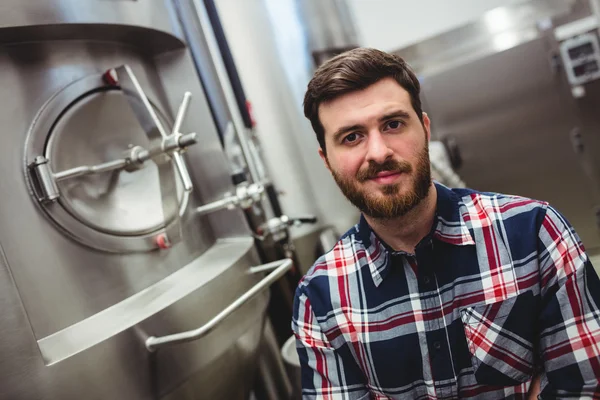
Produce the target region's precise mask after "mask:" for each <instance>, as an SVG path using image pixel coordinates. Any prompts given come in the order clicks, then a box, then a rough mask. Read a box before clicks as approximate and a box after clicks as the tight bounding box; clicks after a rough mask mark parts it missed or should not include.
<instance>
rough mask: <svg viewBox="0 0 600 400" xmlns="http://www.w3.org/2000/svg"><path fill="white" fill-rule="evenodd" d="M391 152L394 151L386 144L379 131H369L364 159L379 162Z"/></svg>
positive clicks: (390, 154)
mask: <svg viewBox="0 0 600 400" xmlns="http://www.w3.org/2000/svg"><path fill="white" fill-rule="evenodd" d="M393 154H394V152H393V151H392V149H391V148H390V147H389V146H388V143H387V142H386V140H385V138H384V137H383V135H382V134H381V132H379V131H377V132H372V133H369V137H368V142H367V156H366V161H373V162H375V163H377V164H381V163H383V162H384V161H385V160H387V159H388V158H390V157H391V156H392V155H393Z"/></svg>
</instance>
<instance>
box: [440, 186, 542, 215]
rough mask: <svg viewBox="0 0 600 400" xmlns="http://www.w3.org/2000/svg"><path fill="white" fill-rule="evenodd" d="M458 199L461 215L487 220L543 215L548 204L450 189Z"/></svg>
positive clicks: (484, 192) (507, 196) (485, 192)
mask: <svg viewBox="0 0 600 400" xmlns="http://www.w3.org/2000/svg"><path fill="white" fill-rule="evenodd" d="M450 190H451V191H452V192H453V193H454V194H455V195H456V196H457V197H458V199H459V206H460V207H461V212H462V213H463V214H465V213H466V214H468V215H469V216H471V217H478V218H487V217H490V216H493V217H496V218H501V219H507V218H511V217H514V216H519V215H521V216H523V215H527V214H530V215H531V216H537V215H538V214H540V213H541V214H542V215H543V214H544V213H545V211H546V209H547V208H548V207H549V204H548V202H546V201H542V200H537V199H533V198H529V197H524V196H519V195H514V194H507V193H500V192H487V191H478V190H474V189H470V188H456V189H450Z"/></svg>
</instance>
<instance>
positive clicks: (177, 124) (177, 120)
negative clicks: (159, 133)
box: [171, 92, 192, 135]
mask: <svg viewBox="0 0 600 400" xmlns="http://www.w3.org/2000/svg"><path fill="white" fill-rule="evenodd" d="M191 97H192V94H191V93H190V92H185V93H184V94H183V100H182V101H181V105H180V106H179V110H177V117H175V124H173V131H172V132H171V134H174V135H176V134H178V133H179V130H180V129H181V124H182V122H183V117H185V113H186V112H187V109H188V106H189V105H190V98H191Z"/></svg>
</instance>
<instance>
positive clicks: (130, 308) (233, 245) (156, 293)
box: [38, 237, 253, 365]
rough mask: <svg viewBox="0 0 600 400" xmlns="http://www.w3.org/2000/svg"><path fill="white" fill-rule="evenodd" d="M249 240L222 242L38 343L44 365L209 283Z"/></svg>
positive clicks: (245, 248) (249, 244) (235, 259)
mask: <svg viewBox="0 0 600 400" xmlns="http://www.w3.org/2000/svg"><path fill="white" fill-rule="evenodd" d="M252 245H253V240H252V238H250V237H249V238H240V239H237V240H235V239H224V240H220V241H217V242H216V243H215V244H214V245H213V246H212V247H211V248H210V249H208V250H207V251H206V252H204V253H203V254H202V255H201V256H199V257H198V258H196V259H195V260H193V261H192V262H191V263H189V264H188V265H186V266H183V267H181V269H179V270H178V271H177V272H174V273H173V274H171V275H169V276H167V277H166V278H165V279H163V280H161V281H159V282H157V283H155V284H154V285H151V286H149V287H147V288H146V289H144V290H141V291H139V292H137V293H136V294H134V295H133V296H131V297H129V298H127V299H125V300H123V301H121V302H119V303H117V304H115V305H113V306H111V307H109V308H106V309H104V310H102V311H101V312H99V313H97V314H94V315H92V316H91V317H89V318H86V319H84V320H82V321H80V322H78V323H76V324H73V325H71V326H69V327H67V328H65V329H62V330H60V331H58V332H56V333H54V334H52V335H50V336H46V337H45V338H43V339H40V340H38V345H39V347H40V351H41V353H42V357H43V358H44V362H45V363H46V365H52V364H55V363H57V362H59V361H62V360H64V359H65V358H68V357H71V356H73V355H75V354H77V353H79V352H81V351H84V350H86V349H88V348H90V347H91V346H94V345H96V344H98V343H100V342H101V341H103V340H106V339H108V338H110V337H112V336H114V335H116V334H118V333H120V332H122V331H124V330H126V329H128V328H130V327H132V326H133V325H136V324H138V323H140V322H141V321H143V320H145V319H146V318H149V317H151V316H152V315H154V314H156V313H157V312H159V311H161V310H163V309H165V308H166V307H168V306H170V305H171V304H173V303H175V302H177V301H179V300H181V299H182V298H183V297H185V296H187V295H189V294H190V293H192V292H194V291H196V290H198V289H200V288H201V287H202V286H204V285H206V284H209V283H210V281H212V280H213V279H215V278H216V277H217V276H218V275H219V274H221V273H223V271H225V269H227V268H229V267H230V266H231V265H234V264H236V263H237V262H239V261H240V259H242V258H243V257H244V256H245V255H246V253H248V251H249V250H250V248H251V247H252Z"/></svg>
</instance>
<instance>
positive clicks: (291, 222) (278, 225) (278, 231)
mask: <svg viewBox="0 0 600 400" xmlns="http://www.w3.org/2000/svg"><path fill="white" fill-rule="evenodd" d="M316 223H317V217H314V216H308V217H296V218H290V217H288V216H287V215H282V216H280V217H277V218H271V219H270V220H268V221H267V222H265V223H263V224H262V225H260V226H259V227H258V228H257V229H256V233H255V234H254V237H255V238H256V239H258V240H261V241H263V240H265V239H266V238H267V237H269V236H272V237H273V239H274V240H276V241H277V240H280V239H283V237H284V235H285V234H286V233H287V229H288V228H290V227H292V226H300V225H302V224H316Z"/></svg>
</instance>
